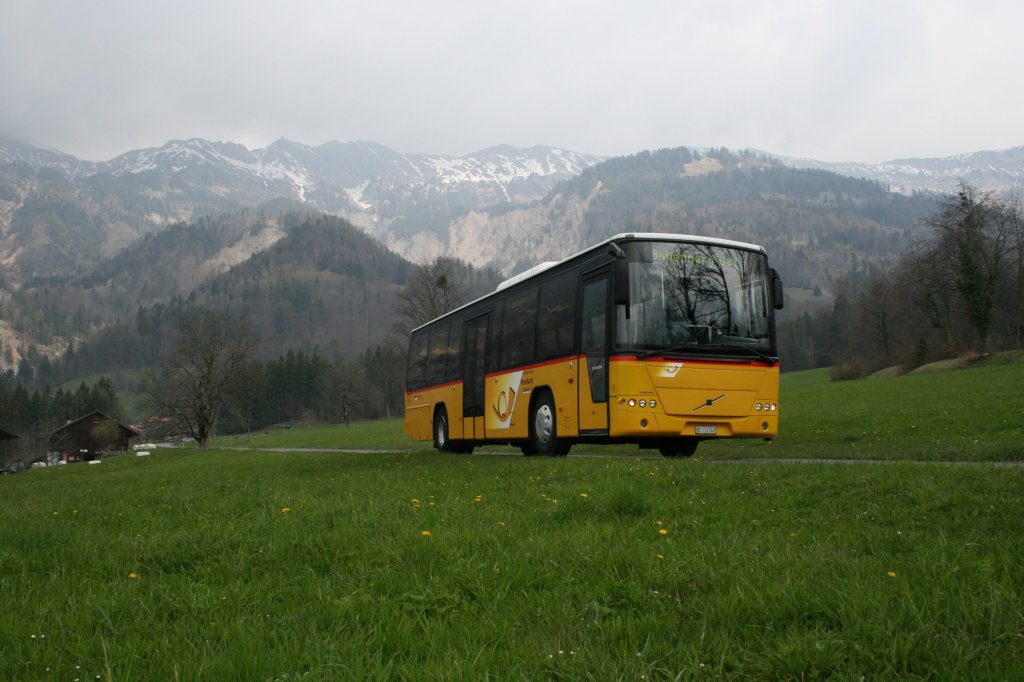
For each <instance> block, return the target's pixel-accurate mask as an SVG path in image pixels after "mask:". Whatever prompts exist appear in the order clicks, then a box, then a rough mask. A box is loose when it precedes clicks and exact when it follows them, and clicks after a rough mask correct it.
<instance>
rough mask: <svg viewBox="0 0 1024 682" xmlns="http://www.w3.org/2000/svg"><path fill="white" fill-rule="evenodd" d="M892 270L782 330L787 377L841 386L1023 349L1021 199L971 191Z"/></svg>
mask: <svg viewBox="0 0 1024 682" xmlns="http://www.w3.org/2000/svg"><path fill="white" fill-rule="evenodd" d="M924 223H925V226H926V227H927V231H926V233H925V235H924V236H923V237H922V238H921V239H919V240H917V241H916V242H915V243H913V244H912V245H911V246H910V248H908V249H907V250H906V251H905V252H904V253H903V255H902V256H901V258H900V259H899V261H898V262H897V263H896V265H895V266H894V267H892V268H889V269H882V268H879V267H868V268H865V269H864V270H862V271H860V272H854V273H851V274H849V275H846V276H844V277H843V278H841V279H840V280H839V281H838V282H837V283H836V286H835V287H834V291H835V298H834V302H833V305H832V306H831V308H829V309H826V310H820V311H818V312H815V313H810V312H808V313H805V314H804V315H802V316H801V317H799V318H798V319H795V320H791V321H788V322H786V323H785V324H782V325H780V329H779V336H780V345H781V346H782V354H783V359H784V362H785V363H786V368H787V369H790V370H794V369H804V368H810V367H826V366H830V367H832V374H833V377H834V378H836V379H847V378H856V377H862V376H866V375H868V374H871V373H872V372H875V371H877V370H880V369H882V368H886V367H891V366H895V365H901V366H902V367H903V368H904V369H912V368H914V367H917V366H920V365H922V364H924V363H927V362H931V361H934V360H938V359H943V358H949V357H955V356H958V355H962V354H966V353H975V354H984V353H989V352H993V351H998V350H1006V349H1011V348H1021V347H1022V346H1021V344H1022V341H1024V212H1022V206H1021V202H1020V199H1019V198H1011V199H1002V198H999V197H997V196H996V195H995V194H994V193H992V192H985V191H981V190H979V189H977V188H975V187H972V186H970V185H968V184H962V185H961V188H960V191H959V192H958V193H957V194H956V195H954V196H950V197H948V198H947V199H946V200H945V201H943V202H942V203H941V204H940V205H939V207H938V210H937V211H936V212H935V213H934V214H932V215H931V216H930V217H928V218H926V219H925V221H924Z"/></svg>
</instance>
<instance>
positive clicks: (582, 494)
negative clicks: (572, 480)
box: [580, 493, 589, 497]
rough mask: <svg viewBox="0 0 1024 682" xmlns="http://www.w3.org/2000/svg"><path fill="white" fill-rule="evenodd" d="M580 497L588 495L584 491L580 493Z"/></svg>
mask: <svg viewBox="0 0 1024 682" xmlns="http://www.w3.org/2000/svg"><path fill="white" fill-rule="evenodd" d="M580 497H589V495H587V494H586V493H580Z"/></svg>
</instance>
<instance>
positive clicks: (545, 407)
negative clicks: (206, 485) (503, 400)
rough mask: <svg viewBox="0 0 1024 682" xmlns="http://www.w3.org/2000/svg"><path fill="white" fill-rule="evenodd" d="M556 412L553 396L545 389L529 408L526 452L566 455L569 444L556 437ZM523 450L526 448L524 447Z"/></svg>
mask: <svg viewBox="0 0 1024 682" xmlns="http://www.w3.org/2000/svg"><path fill="white" fill-rule="evenodd" d="M557 414H558V413H557V412H556V411H555V398H554V396H552V395H551V393H549V392H547V391H545V392H544V393H543V394H541V395H539V396H538V397H537V399H536V400H535V401H534V403H533V405H532V407H531V408H530V443H529V453H528V454H538V455H548V456H550V455H567V454H569V447H570V444H569V443H568V442H567V441H565V440H559V438H558V418H557V417H556V415H557ZM524 452H526V450H525V449H524Z"/></svg>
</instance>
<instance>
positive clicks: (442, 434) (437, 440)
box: [434, 405, 451, 452]
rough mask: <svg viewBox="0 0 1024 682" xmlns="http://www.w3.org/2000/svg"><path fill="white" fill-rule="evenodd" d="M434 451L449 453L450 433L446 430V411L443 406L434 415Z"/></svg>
mask: <svg viewBox="0 0 1024 682" xmlns="http://www.w3.org/2000/svg"><path fill="white" fill-rule="evenodd" d="M434 449H435V450H437V451H438V452H451V431H450V429H449V428H448V410H446V409H445V407H444V405H442V406H441V407H439V408H437V411H436V412H435V413H434Z"/></svg>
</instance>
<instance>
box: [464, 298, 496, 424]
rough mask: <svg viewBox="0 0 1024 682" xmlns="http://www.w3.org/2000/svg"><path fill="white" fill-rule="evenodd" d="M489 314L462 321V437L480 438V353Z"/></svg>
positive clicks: (482, 372)
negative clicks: (464, 324)
mask: <svg viewBox="0 0 1024 682" xmlns="http://www.w3.org/2000/svg"><path fill="white" fill-rule="evenodd" d="M489 318H490V316H489V315H481V316H480V317H477V318H474V319H472V320H469V321H467V322H466V329H465V334H463V337H462V338H463V339H464V341H463V343H465V344H466V345H465V348H463V350H462V416H463V417H464V420H463V424H464V426H463V429H464V430H463V436H462V437H463V438H466V439H475V438H483V437H484V353H485V351H486V348H487V322H488V320H489Z"/></svg>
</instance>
